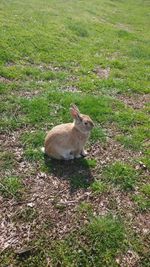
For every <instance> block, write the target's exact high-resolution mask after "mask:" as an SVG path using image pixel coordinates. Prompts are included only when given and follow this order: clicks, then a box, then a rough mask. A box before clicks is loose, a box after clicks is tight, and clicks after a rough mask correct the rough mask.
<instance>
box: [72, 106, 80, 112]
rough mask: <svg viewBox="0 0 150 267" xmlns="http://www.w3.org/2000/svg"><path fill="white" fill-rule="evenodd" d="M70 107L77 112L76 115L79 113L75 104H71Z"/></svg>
mask: <svg viewBox="0 0 150 267" xmlns="http://www.w3.org/2000/svg"><path fill="white" fill-rule="evenodd" d="M70 107H71V108H73V109H75V110H76V111H78V113H80V111H79V109H78V107H77V106H76V105H75V104H71V105H70Z"/></svg>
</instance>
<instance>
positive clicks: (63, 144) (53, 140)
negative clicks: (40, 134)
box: [44, 105, 94, 160]
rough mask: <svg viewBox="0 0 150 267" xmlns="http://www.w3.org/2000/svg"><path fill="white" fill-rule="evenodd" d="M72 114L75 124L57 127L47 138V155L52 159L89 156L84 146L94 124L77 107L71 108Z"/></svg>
mask: <svg viewBox="0 0 150 267" xmlns="http://www.w3.org/2000/svg"><path fill="white" fill-rule="evenodd" d="M70 113H71V116H72V117H73V119H74V121H73V123H66V124H60V125H57V126H55V127H54V128H52V130H51V131H49V133H48V134H47V136H46V138H45V144H44V146H45V153H46V154H47V155H48V156H50V157H52V158H55V159H63V160H70V159H74V158H79V157H81V156H86V154H87V153H86V151H85V150H84V145H85V143H86V141H87V139H88V137H89V135H90V131H91V130H92V128H93V127H94V123H93V121H92V120H91V118H90V117H89V116H87V115H83V114H80V111H79V109H78V108H77V106H75V105H72V106H71V108H70Z"/></svg>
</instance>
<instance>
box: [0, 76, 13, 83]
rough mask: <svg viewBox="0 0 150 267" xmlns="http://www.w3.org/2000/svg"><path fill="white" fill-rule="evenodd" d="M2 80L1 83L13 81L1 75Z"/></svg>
mask: <svg viewBox="0 0 150 267" xmlns="http://www.w3.org/2000/svg"><path fill="white" fill-rule="evenodd" d="M0 82H1V83H11V82H12V81H11V80H9V79H7V78H5V77H2V76H0Z"/></svg>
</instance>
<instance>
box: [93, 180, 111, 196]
mask: <svg viewBox="0 0 150 267" xmlns="http://www.w3.org/2000/svg"><path fill="white" fill-rule="evenodd" d="M91 189H92V191H93V192H94V194H100V193H105V192H107V191H108V185H107V184H106V183H104V182H101V181H99V180H96V181H95V182H93V183H92V185H91Z"/></svg>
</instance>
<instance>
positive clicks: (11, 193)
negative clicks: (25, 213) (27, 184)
mask: <svg viewBox="0 0 150 267" xmlns="http://www.w3.org/2000/svg"><path fill="white" fill-rule="evenodd" d="M22 191H23V184H22V181H21V179H20V178H19V177H15V176H11V177H5V178H3V179H2V180H1V182H0V193H1V194H2V196H4V197H6V198H12V197H14V198H16V199H19V198H20V196H21V195H22Z"/></svg>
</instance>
